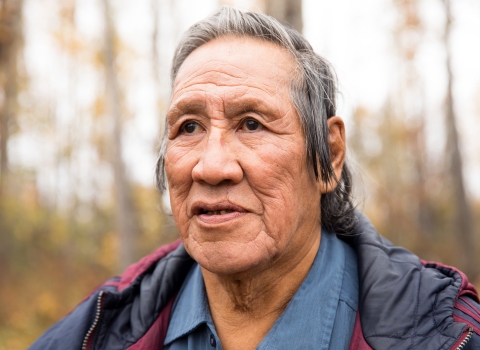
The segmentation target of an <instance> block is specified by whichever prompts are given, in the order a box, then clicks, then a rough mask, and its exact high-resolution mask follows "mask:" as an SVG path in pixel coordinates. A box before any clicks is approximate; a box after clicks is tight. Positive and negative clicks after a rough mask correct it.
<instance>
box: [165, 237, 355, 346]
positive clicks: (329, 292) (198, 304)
mask: <svg viewBox="0 0 480 350" xmlns="http://www.w3.org/2000/svg"><path fill="white" fill-rule="evenodd" d="M345 246H346V243H344V242H342V241H341V240H340V239H338V238H337V237H336V235H334V234H331V233H328V232H325V231H323V232H322V239H321V242H320V248H319V250H318V252H317V255H316V257H315V260H314V262H313V265H312V267H311V269H310V271H309V273H308V275H307V277H306V278H305V280H304V281H303V282H302V284H301V286H300V288H299V289H298V290H297V292H296V293H295V295H294V296H293V298H292V300H291V301H290V302H289V304H288V306H287V308H286V309H285V311H284V312H283V313H282V315H281V316H280V317H279V318H278V319H277V321H276V322H275V323H274V325H273V326H272V328H271V329H270V331H269V332H268V333H267V335H266V336H265V337H264V339H263V341H262V342H261V343H260V344H259V346H258V348H257V349H259V350H262V349H278V348H292V349H293V348H297V349H299V348H309V347H311V344H319V345H316V346H317V349H328V344H329V342H330V338H331V335H332V330H333V327H334V323H335V316H336V311H337V307H338V301H339V299H340V295H341V293H344V292H343V291H342V281H343V279H344V272H345V271H344V270H345V260H346V255H348V252H347V251H346V248H347V247H345ZM354 259H355V257H354ZM185 315H188V317H185ZM204 323H206V324H207V325H208V326H209V328H210V329H212V330H213V332H215V330H214V326H213V321H212V317H211V314H210V309H209V306H208V299H207V295H206V291H205V285H204V281H203V277H202V273H201V270H200V266H199V265H198V264H194V266H193V267H192V268H191V269H190V271H189V273H188V275H187V277H186V280H185V282H184V284H183V285H182V288H181V289H180V291H179V294H178V296H177V298H176V300H175V303H174V305H173V309H172V316H171V319H170V324H169V326H168V331H167V336H166V339H165V342H164V344H165V345H168V344H169V343H171V342H173V341H175V340H176V339H178V338H180V337H182V336H184V335H187V334H189V333H190V332H192V331H193V330H194V329H196V328H197V327H199V326H200V325H202V324H204ZM302 334H309V337H302V336H301V335H302ZM312 336H313V337H314V338H316V339H312ZM312 340H313V342H312ZM304 341H308V343H305V344H303V343H302V342H304ZM303 345H305V347H304V346H303ZM318 346H320V348H318Z"/></svg>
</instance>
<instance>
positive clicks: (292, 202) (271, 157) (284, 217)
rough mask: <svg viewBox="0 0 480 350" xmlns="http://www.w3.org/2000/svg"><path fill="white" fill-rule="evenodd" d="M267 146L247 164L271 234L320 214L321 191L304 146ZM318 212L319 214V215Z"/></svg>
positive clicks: (253, 187)
mask: <svg viewBox="0 0 480 350" xmlns="http://www.w3.org/2000/svg"><path fill="white" fill-rule="evenodd" d="M282 146H283V147H276V146H275V145H274V144H270V145H265V147H262V148H261V149H257V150H256V152H255V154H256V159H255V161H251V162H249V163H248V166H249V168H250V171H248V170H246V173H247V174H248V175H247V178H248V181H249V183H250V185H251V187H252V189H253V191H254V192H255V194H256V196H257V197H258V198H259V199H260V201H261V202H262V204H263V209H264V214H263V215H264V221H265V225H266V226H267V227H266V228H267V230H268V231H269V232H270V233H271V235H273V236H276V235H279V234H280V230H282V229H283V228H285V227H286V226H297V225H299V222H300V221H301V220H304V219H305V216H306V215H312V217H313V216H317V215H318V216H317V217H319V210H317V208H316V207H317V206H318V207H319V205H320V204H319V203H320V194H319V192H318V189H317V186H316V181H315V179H314V176H313V174H311V172H310V171H309V169H308V166H307V161H306V156H305V152H304V149H303V145H299V144H298V143H290V144H287V146H288V147H285V144H282ZM317 212H318V214H317Z"/></svg>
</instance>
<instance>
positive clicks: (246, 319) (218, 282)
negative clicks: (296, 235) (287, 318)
mask: <svg viewBox="0 0 480 350" xmlns="http://www.w3.org/2000/svg"><path fill="white" fill-rule="evenodd" d="M317 232H318V231H317ZM319 246H320V234H317V235H316V236H315V238H314V242H313V244H312V242H310V244H305V245H304V247H302V249H301V251H300V252H299V253H298V254H296V255H295V257H293V258H290V257H288V258H286V259H282V258H279V259H278V261H276V262H274V263H272V265H271V266H269V267H268V268H263V269H261V270H260V271H248V272H242V273H238V274H235V275H217V274H214V273H212V272H210V271H207V270H205V269H203V268H202V274H203V277H204V280H205V287H206V291H207V296H208V301H209V306H210V312H211V314H212V318H213V322H214V324H215V328H216V330H217V333H218V335H219V337H220V340H221V343H222V346H223V347H224V348H225V349H235V348H239V349H240V348H243V349H248V348H255V347H256V346H257V345H258V344H259V343H260V341H261V340H262V339H263V337H264V336H265V335H266V334H267V333H268V331H269V330H270V328H271V327H272V326H273V324H274V323H275V321H276V320H277V318H278V317H279V316H280V315H281V314H282V312H283V311H284V310H285V308H286V307H287V305H288V303H289V302H290V300H291V299H292V297H293V295H294V294H295V292H296V291H297V290H298V288H299V287H300V285H301V284H302V282H303V280H304V279H305V277H306V276H307V274H308V272H309V271H310V268H311V266H312V264H313V261H314V260H315V256H316V254H317V251H318V248H319ZM245 334H249V337H250V339H249V340H246V339H245ZM238 339H240V343H241V344H240V343H236V340H238ZM246 341H247V342H249V344H246Z"/></svg>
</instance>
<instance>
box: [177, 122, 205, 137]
mask: <svg viewBox="0 0 480 350" xmlns="http://www.w3.org/2000/svg"><path fill="white" fill-rule="evenodd" d="M188 124H196V126H197V128H200V130H196V131H194V132H186V131H185V130H184V127H185V126H187V125H188ZM202 131H205V127H204V126H203V125H202V123H200V122H199V121H198V120H194V119H188V120H185V121H184V122H183V123H182V124H181V125H180V127H179V128H178V134H183V135H196V134H198V133H199V132H202Z"/></svg>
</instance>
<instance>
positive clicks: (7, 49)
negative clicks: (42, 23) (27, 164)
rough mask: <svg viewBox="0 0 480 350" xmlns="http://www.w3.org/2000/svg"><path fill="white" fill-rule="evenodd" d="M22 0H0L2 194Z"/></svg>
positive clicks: (14, 105)
mask: <svg viewBox="0 0 480 350" xmlns="http://www.w3.org/2000/svg"><path fill="white" fill-rule="evenodd" d="M22 7H23V0H2V1H1V2H0V91H1V94H2V95H3V96H2V97H3V98H2V99H1V101H0V194H1V193H2V192H3V189H4V186H5V182H6V178H7V177H8V173H9V161H8V150H7V148H8V139H9V137H10V133H11V126H12V124H13V123H14V122H15V119H16V118H15V114H16V109H17V85H18V82H17V57H18V53H19V50H20V47H21V45H22Z"/></svg>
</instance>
